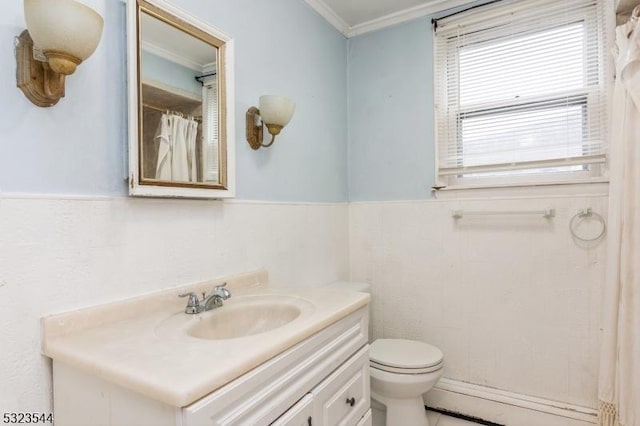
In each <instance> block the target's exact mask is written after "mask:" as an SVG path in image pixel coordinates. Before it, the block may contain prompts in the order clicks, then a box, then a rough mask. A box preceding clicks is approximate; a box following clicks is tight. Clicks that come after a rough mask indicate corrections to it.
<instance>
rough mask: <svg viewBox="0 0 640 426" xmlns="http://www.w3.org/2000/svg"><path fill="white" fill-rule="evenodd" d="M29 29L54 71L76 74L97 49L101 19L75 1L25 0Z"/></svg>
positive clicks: (100, 31)
mask: <svg viewBox="0 0 640 426" xmlns="http://www.w3.org/2000/svg"><path fill="white" fill-rule="evenodd" d="M24 17H25V20H26V22H27V29H28V30H29V34H30V35H31V38H32V39H33V42H34V44H35V46H36V48H38V49H40V50H42V52H43V53H44V55H45V56H46V57H47V59H48V61H49V66H50V67H51V69H52V70H53V71H54V72H56V73H59V74H65V75H69V74H73V72H74V71H75V70H76V66H77V65H79V64H80V63H81V62H82V61H84V60H85V59H87V58H88V57H89V56H91V54H92V53H93V52H94V51H95V50H96V47H98V42H99V41H100V37H101V35H102V26H103V24H104V22H103V20H102V17H101V16H100V15H99V14H98V13H97V12H95V11H94V10H93V9H91V8H90V7H88V6H85V5H84V4H82V3H78V2H77V1H74V0H24Z"/></svg>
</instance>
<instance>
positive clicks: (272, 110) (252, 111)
mask: <svg viewBox="0 0 640 426" xmlns="http://www.w3.org/2000/svg"><path fill="white" fill-rule="evenodd" d="M259 105H260V109H258V108H256V107H254V106H252V107H251V108H249V109H248V110H247V142H249V145H251V148H253V149H259V148H260V147H264V148H268V147H270V146H271V145H273V142H274V141H275V140H276V136H277V135H278V134H280V131H281V130H282V128H283V127H284V126H286V125H287V123H289V121H290V120H291V117H293V111H295V109H296V104H295V102H293V101H292V100H291V99H287V98H283V97H281V96H271V95H267V96H260V104H259ZM263 125H266V126H267V130H268V131H269V133H270V134H271V141H270V142H269V143H268V144H266V145H265V144H263V143H262V134H263Z"/></svg>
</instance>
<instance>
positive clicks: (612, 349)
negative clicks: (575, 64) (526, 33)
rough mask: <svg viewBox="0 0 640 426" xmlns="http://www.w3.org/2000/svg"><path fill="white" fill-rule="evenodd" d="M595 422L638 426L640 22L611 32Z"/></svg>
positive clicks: (639, 391) (639, 419)
mask: <svg viewBox="0 0 640 426" xmlns="http://www.w3.org/2000/svg"><path fill="white" fill-rule="evenodd" d="M615 55H616V57H615V63H616V84H615V89H614V96H613V111H612V118H613V120H612V121H613V125H612V127H611V139H610V157H609V161H610V184H609V234H608V236H607V269H606V281H605V289H604V317H603V336H602V348H601V353H600V376H599V384H598V398H599V399H600V415H599V424H600V425H604V426H640V24H639V23H638V20H637V19H632V20H631V21H629V22H628V23H627V24H625V25H621V26H619V27H618V28H617V29H616V51H615Z"/></svg>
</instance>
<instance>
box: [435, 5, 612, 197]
mask: <svg viewBox="0 0 640 426" xmlns="http://www.w3.org/2000/svg"><path fill="white" fill-rule="evenodd" d="M595 2H596V5H595V8H596V10H597V9H598V8H602V7H603V0H595ZM511 6H512V3H511V4H506V5H505V6H504V7H507V8H508V7H511ZM462 13H465V12H462ZM503 13H504V12H502V11H498V12H494V15H493V16H496V15H500V14H503ZM612 13H613V12H612ZM589 15H592V16H589ZM612 16H613V15H611V17H612ZM611 17H610V16H604V19H602V22H601V19H599V17H598V14H597V13H596V14H594V13H593V12H592V11H582V13H576V14H575V16H572V19H571V20H567V19H566V18H556V19H551V20H548V21H546V22H544V23H543V24H541V25H539V26H537V27H536V28H528V29H526V30H523V31H522V32H520V33H517V34H518V35H519V36H526V35H527V34H531V35H533V34H537V33H541V32H545V31H549V30H552V29H553V28H561V27H568V26H571V25H575V24H577V23H581V24H583V25H584V29H583V33H584V35H585V39H584V43H583V46H584V49H585V61H588V60H589V59H588V57H587V51H588V46H589V45H590V44H591V43H595V45H596V46H597V52H598V53H599V54H600V55H599V58H598V60H597V65H598V68H599V69H598V72H596V73H594V74H587V75H585V80H586V81H585V85H584V86H583V87H582V88H580V89H573V90H567V91H565V92H555V93H552V94H548V95H541V96H539V97H537V98H535V99H527V100H524V101H519V100H517V99H513V100H501V101H497V102H495V103H494V105H492V106H491V107H488V106H487V104H482V105H480V106H470V107H461V106H459V105H458V108H457V109H456V110H455V111H451V110H450V109H448V108H449V106H450V105H449V103H448V98H447V93H446V92H447V89H448V87H449V85H448V82H444V83H441V84H438V81H437V79H438V78H444V76H446V74H447V72H446V69H447V67H448V66H449V65H450V64H449V61H451V60H452V59H453V61H454V67H455V68H454V71H455V74H456V78H457V79H458V83H457V84H458V92H457V96H458V97H460V96H461V95H460V52H461V49H462V48H463V46H455V47H454V48H449V49H447V50H446V57H447V59H446V60H444V61H442V63H439V61H438V56H439V54H440V52H439V51H438V48H439V46H440V43H439V42H438V34H437V33H436V31H435V27H434V31H433V40H434V49H433V63H434V73H433V76H434V78H433V85H434V94H435V99H434V140H435V182H436V185H435V186H434V187H433V189H434V190H435V191H439V190H451V189H473V188H500V187H520V186H531V185H566V184H582V183H602V182H608V173H607V167H606V166H607V163H608V157H607V146H608V130H609V129H608V125H609V122H608V119H607V115H606V112H607V111H606V110H605V111H602V109H601V108H600V107H598V106H599V105H600V106H601V105H608V100H609V97H610V93H611V88H612V86H613V78H612V77H613V76H612V74H611V72H610V70H611V69H612V67H611V59H610V58H609V55H607V54H606V52H607V49H606V40H607V38H608V36H611V34H612V33H613V30H612V28H613V26H612V24H611ZM488 25H490V24H488ZM494 25H496V24H495V23H494ZM600 25H602V27H603V28H602V32H603V33H604V34H602V33H600V32H598V31H597V27H598V26H600ZM500 32H502V34H500ZM484 35H485V36H486V37H480V38H478V39H476V40H474V42H473V44H475V45H477V44H480V43H491V42H499V41H500V39H502V38H504V37H506V36H507V31H506V29H505V30H504V31H497V32H495V33H487V34H484ZM509 35H512V34H511V33H509ZM450 38H451V39H454V38H455V37H453V36H451V37H450ZM439 67H442V68H444V69H445V70H443V69H441V68H439ZM443 92H444V95H443ZM599 98H604V100H601V99H599ZM556 99H557V102H556V103H555V104H554V105H560V104H564V105H566V104H567V103H568V102H571V103H575V104H584V110H585V111H584V118H583V126H585V127H588V129H587V130H585V132H586V133H587V134H588V133H589V132H590V131H591V129H593V128H598V129H601V131H600V133H601V135H602V139H603V145H604V146H603V149H602V151H603V153H602V154H598V155H595V156H580V157H573V159H577V158H580V159H583V160H585V161H584V162H583V164H582V166H583V167H582V170H576V171H560V172H553V171H548V172H539V173H535V174H534V173H522V174H513V175H509V176H490V175H485V176H470V174H472V173H455V174H450V173H443V172H442V170H444V169H441V168H440V153H439V148H440V141H439V138H440V136H441V128H442V127H443V126H444V137H445V138H446V139H447V140H450V138H449V132H451V131H452V129H454V130H453V131H456V133H457V134H456V142H455V143H456V144H459V146H462V148H461V149H464V142H463V141H462V140H461V138H462V130H461V126H462V122H463V121H464V119H466V118H470V117H474V116H479V115H492V113H491V111H495V115H498V114H500V113H501V112H500V110H502V113H506V112H507V110H509V111H510V112H513V111H514V109H513V108H518V106H519V105H522V106H523V108H522V110H523V111H534V110H535V109H536V108H535V106H536V105H537V106H538V109H544V106H542V104H545V105H549V103H550V102H551V103H553V102H554V100H556ZM577 99H580V100H581V101H580V102H577ZM527 104H530V105H533V106H534V108H525V107H524V105H527ZM443 108H444V110H445V112H442V109H443ZM604 108H605V109H606V106H605V107H604ZM594 111H595V114H599V113H601V112H604V114H603V116H602V117H600V118H599V119H594ZM445 120H446V121H448V122H447V123H446V124H443V123H442V122H443V121H445ZM583 142H587V140H585V139H583ZM587 157H597V158H587ZM567 160H571V158H568V159H567ZM554 161H556V162H557V161H558V160H554ZM569 162H570V161H569ZM518 163H519V164H523V165H526V163H528V162H526V161H522V162H518ZM530 163H532V164H533V163H537V164H541V165H544V161H531V162H530ZM489 166H490V165H487V167H486V168H489ZM472 167H473V166H472ZM555 167H556V168H559V167H561V166H555ZM460 168H461V169H462V168H464V166H463V165H461V166H460ZM532 168H534V167H521V168H520V169H515V168H512V169H514V170H530V169H532ZM538 168H544V167H538ZM499 169H500V165H497V166H495V171H496V172H500V170H499ZM471 172H473V170H471Z"/></svg>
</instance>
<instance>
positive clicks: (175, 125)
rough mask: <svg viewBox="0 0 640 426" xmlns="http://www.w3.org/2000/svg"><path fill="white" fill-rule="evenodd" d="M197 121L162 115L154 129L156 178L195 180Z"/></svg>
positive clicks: (175, 180) (174, 180)
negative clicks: (156, 147) (156, 157)
mask: <svg viewBox="0 0 640 426" xmlns="http://www.w3.org/2000/svg"><path fill="white" fill-rule="evenodd" d="M197 135H198V123H197V122H196V121H195V120H193V119H186V118H184V117H180V116H179V115H175V114H162V117H161V118H160V124H159V125H158V129H157V130H156V136H155V138H156V141H157V142H158V144H159V146H158V161H157V163H156V164H157V165H156V179H159V180H167V181H173V182H196V180H197V163H196V160H195V156H196V138H197Z"/></svg>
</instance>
